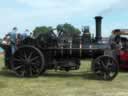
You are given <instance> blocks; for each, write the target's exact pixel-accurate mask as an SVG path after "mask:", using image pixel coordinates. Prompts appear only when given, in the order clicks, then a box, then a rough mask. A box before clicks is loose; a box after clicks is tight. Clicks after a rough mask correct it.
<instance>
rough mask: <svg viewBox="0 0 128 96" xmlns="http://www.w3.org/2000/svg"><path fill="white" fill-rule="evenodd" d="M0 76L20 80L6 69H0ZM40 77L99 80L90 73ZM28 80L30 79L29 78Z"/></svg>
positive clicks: (64, 73) (48, 74)
mask: <svg viewBox="0 0 128 96" xmlns="http://www.w3.org/2000/svg"><path fill="white" fill-rule="evenodd" d="M0 76H3V77H11V78H21V77H17V76H16V75H15V74H14V73H13V72H11V71H10V70H8V69H4V68H3V69H1V70H0ZM40 76H42V77H48V78H56V77H57V78H73V77H78V78H82V79H85V80H100V79H99V78H98V77H97V76H95V75H94V74H93V73H91V72H72V73H70V72H69V73H68V72H46V73H44V74H41V75H40ZM23 78H28V77H23ZM29 78H30V77H29ZM31 78H36V77H31Z"/></svg>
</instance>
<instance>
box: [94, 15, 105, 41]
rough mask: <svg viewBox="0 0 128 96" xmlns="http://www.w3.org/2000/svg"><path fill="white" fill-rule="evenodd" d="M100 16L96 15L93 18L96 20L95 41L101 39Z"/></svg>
mask: <svg viewBox="0 0 128 96" xmlns="http://www.w3.org/2000/svg"><path fill="white" fill-rule="evenodd" d="M102 18H103V17H101V16H96V17H95V20H96V37H95V39H96V41H99V40H101V39H102V36H101V24H102Z"/></svg>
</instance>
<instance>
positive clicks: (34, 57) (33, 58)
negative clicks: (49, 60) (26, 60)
mask: <svg viewBox="0 0 128 96" xmlns="http://www.w3.org/2000/svg"><path fill="white" fill-rule="evenodd" d="M38 58H39V56H36V57H34V58H32V59H31V62H32V61H34V60H36V59H38Z"/></svg>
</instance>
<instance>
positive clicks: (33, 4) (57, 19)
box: [0, 0, 128, 37]
mask: <svg viewBox="0 0 128 96" xmlns="http://www.w3.org/2000/svg"><path fill="white" fill-rule="evenodd" d="M127 10H128V0H0V13H1V14H0V37H3V36H4V35H5V34H6V33H7V32H10V31H11V30H12V28H13V27H15V26H16V27H18V32H20V33H22V32H24V30H25V29H29V30H30V31H33V29H34V28H35V27H37V26H43V25H46V26H53V27H56V25H58V24H64V23H70V24H72V25H74V26H75V27H77V28H79V29H81V28H82V26H86V25H88V26H90V32H91V33H95V21H94V17H95V16H99V15H100V16H103V21H102V36H103V37H108V36H109V35H110V34H111V31H112V30H113V29H117V28H121V29H122V28H124V29H127V28H128V12H127Z"/></svg>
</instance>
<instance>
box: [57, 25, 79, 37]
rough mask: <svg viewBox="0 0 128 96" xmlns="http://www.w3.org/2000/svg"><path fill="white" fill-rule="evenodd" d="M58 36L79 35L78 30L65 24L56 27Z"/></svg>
mask: <svg viewBox="0 0 128 96" xmlns="http://www.w3.org/2000/svg"><path fill="white" fill-rule="evenodd" d="M57 31H58V34H60V35H62V34H63V36H64V37H72V38H73V37H76V36H79V35H80V30H79V29H77V28H75V27H74V26H73V25H71V24H68V23H65V24H59V25H58V26H57Z"/></svg>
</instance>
